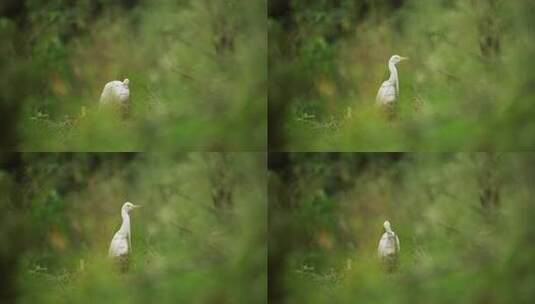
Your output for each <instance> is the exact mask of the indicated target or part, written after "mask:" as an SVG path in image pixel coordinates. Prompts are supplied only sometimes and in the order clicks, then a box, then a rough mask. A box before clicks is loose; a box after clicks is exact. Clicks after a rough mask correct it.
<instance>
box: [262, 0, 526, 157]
mask: <svg viewBox="0 0 535 304" xmlns="http://www.w3.org/2000/svg"><path fill="white" fill-rule="evenodd" d="M269 4H270V8H269V21H268V33H269V51H268V54H269V59H268V65H269V73H270V75H269V79H270V82H269V105H270V107H269V109H270V113H269V120H270V126H269V128H270V138H269V142H270V149H271V150H273V151H287V150H291V151H349V152H350V151H355V150H358V151H460V150H461V151H488V150H500V151H511V150H517V149H521V150H525V149H530V148H533V147H534V146H535V125H534V123H533V120H532V119H531V117H532V116H533V115H534V113H535V107H534V106H533V103H532V100H533V99H534V97H535V95H534V90H533V89H532V84H533V83H534V81H535V73H534V72H533V71H534V70H535V65H534V61H533V60H532V54H533V52H534V50H535V42H534V40H533V39H532V37H533V35H534V32H533V22H534V21H533V18H532V16H531V13H530V12H532V11H533V10H534V9H535V7H534V2H533V1H529V0H519V1H501V0H475V1H463V0H458V1H419V0H382V1H366V0H365V1H344V0H342V1H309V0H292V1H276V0H274V1H270V3H269ZM394 54H399V55H402V56H408V57H410V61H408V62H403V63H401V64H400V65H398V70H399V76H400V97H399V99H398V103H397V107H396V117H395V119H393V120H391V121H390V120H388V119H386V117H384V115H382V114H383V113H381V111H379V110H378V109H377V107H376V105H375V97H376V94H377V91H378V89H379V86H380V85H381V83H382V82H383V81H384V80H386V79H387V78H388V69H387V62H388V59H389V58H390V56H392V55H394ZM512 134H514V136H513V135H512Z"/></svg>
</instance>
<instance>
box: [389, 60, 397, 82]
mask: <svg viewBox="0 0 535 304" xmlns="http://www.w3.org/2000/svg"><path fill="white" fill-rule="evenodd" d="M388 69H389V70H390V78H389V79H388V81H390V82H395V83H397V82H398V69H397V68H396V65H395V64H394V63H392V62H389V63H388Z"/></svg>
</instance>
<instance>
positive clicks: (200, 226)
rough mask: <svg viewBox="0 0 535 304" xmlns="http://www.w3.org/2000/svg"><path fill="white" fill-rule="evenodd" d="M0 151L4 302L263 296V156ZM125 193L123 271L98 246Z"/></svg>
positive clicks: (0, 294)
mask: <svg viewBox="0 0 535 304" xmlns="http://www.w3.org/2000/svg"><path fill="white" fill-rule="evenodd" d="M1 161H2V164H1V165H2V168H1V169H0V210H2V212H1V213H0V243H1V244H2V245H1V246H0V273H1V274H2V275H1V276H0V282H1V286H2V288H1V289H0V298H1V299H2V300H1V302H2V303H54V304H56V303H95V302H102V303H104V302H105V303H148V302H151V303H153V302H156V303H262V302H265V299H266V297H267V295H266V293H267V282H266V281H267V269H266V268H267V265H266V256H267V252H266V251H267V248H266V242H265V240H266V229H267V223H266V208H267V207H266V201H267V198H266V178H265V176H266V169H265V162H266V157H265V154H261V153H258V154H256V153H225V154H219V153H192V154H173V155H163V154H160V155H152V154H10V155H3V157H2V159H1ZM125 201H130V202H132V203H135V204H139V205H142V207H141V208H139V209H135V210H133V211H132V212H131V213H130V215H131V224H132V230H131V232H132V247H133V248H132V254H131V256H130V269H129V271H128V272H126V273H124V274H121V273H119V272H118V271H117V270H116V269H115V267H113V266H115V265H113V264H111V263H110V261H109V259H108V258H107V253H108V246H109V244H110V241H111V239H112V236H113V235H114V233H115V232H116V231H117V230H118V229H119V226H120V225H121V215H120V210H121V206H122V204H123V203H124V202H125Z"/></svg>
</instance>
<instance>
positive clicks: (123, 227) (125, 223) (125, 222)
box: [119, 210, 130, 234]
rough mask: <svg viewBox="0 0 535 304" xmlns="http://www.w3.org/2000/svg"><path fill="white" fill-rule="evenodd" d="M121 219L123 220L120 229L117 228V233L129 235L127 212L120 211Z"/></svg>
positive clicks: (128, 216)
mask: <svg viewBox="0 0 535 304" xmlns="http://www.w3.org/2000/svg"><path fill="white" fill-rule="evenodd" d="M121 217H122V218H123V223H122V224H121V228H119V232H121V233H124V234H129V233H130V215H128V212H126V211H125V210H121Z"/></svg>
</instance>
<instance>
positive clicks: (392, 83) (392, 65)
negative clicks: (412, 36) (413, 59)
mask: <svg viewBox="0 0 535 304" xmlns="http://www.w3.org/2000/svg"><path fill="white" fill-rule="evenodd" d="M408 59H409V58H407V57H402V56H399V55H394V56H392V57H390V60H389V61H388V69H389V70H390V77H389V78H388V79H387V80H385V81H384V82H383V84H381V87H380V88H379V92H377V98H376V100H377V103H378V104H380V105H390V104H392V103H393V102H394V101H395V100H396V98H397V96H398V95H399V79H398V70H397V68H396V64H398V63H399V62H401V61H403V60H408Z"/></svg>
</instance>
